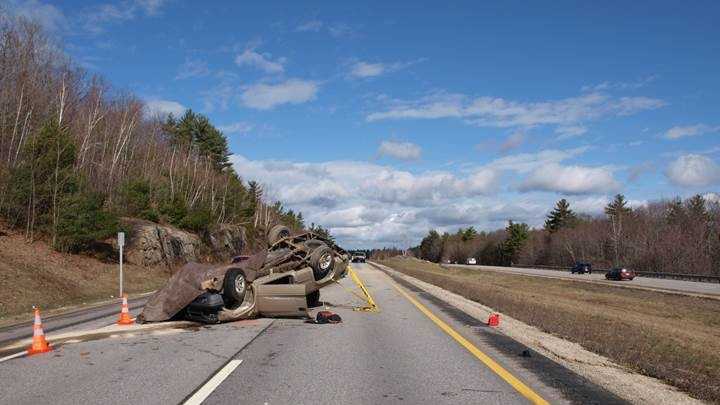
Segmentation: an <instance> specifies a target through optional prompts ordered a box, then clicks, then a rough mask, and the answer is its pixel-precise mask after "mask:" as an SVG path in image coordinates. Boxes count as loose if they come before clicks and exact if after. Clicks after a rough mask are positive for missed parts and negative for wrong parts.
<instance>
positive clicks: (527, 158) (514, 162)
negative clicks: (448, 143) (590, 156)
mask: <svg viewBox="0 0 720 405" xmlns="http://www.w3.org/2000/svg"><path fill="white" fill-rule="evenodd" d="M586 151H587V148H586V147H580V148H574V149H565V150H558V149H545V150H542V151H540V152H536V153H519V154H515V155H510V156H505V157H502V158H499V159H495V160H493V161H492V162H490V163H489V164H488V165H487V166H488V167H492V168H494V169H498V170H507V171H514V172H517V173H529V172H532V171H534V170H537V169H539V168H540V167H543V166H546V165H549V164H553V163H559V162H562V161H564V160H567V159H571V158H573V157H576V156H579V155H582V154H583V153H585V152H586Z"/></svg>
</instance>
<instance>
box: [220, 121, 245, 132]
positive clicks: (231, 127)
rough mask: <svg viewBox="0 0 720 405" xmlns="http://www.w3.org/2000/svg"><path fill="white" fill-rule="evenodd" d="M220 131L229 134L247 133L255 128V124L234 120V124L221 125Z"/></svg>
mask: <svg viewBox="0 0 720 405" xmlns="http://www.w3.org/2000/svg"><path fill="white" fill-rule="evenodd" d="M218 129H219V130H220V131H222V132H223V133H225V134H226V135H227V134H247V133H248V132H250V131H252V130H253V125H252V124H250V123H247V122H244V121H240V122H233V123H232V124H227V125H220V126H219V127H218Z"/></svg>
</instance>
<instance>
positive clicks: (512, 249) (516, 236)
mask: <svg viewBox="0 0 720 405" xmlns="http://www.w3.org/2000/svg"><path fill="white" fill-rule="evenodd" d="M505 232H507V239H505V242H503V244H502V246H501V249H502V254H503V260H504V261H505V264H510V263H512V261H513V260H514V259H515V258H516V256H517V254H518V252H520V249H522V246H523V244H524V243H525V241H526V240H527V239H528V238H529V237H530V228H529V227H528V224H525V223H514V222H513V221H512V220H510V221H508V226H507V227H506V228H505Z"/></svg>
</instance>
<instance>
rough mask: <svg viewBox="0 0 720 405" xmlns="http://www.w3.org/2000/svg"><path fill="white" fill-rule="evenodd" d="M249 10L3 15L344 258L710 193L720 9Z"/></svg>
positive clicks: (161, 6) (662, 5)
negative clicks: (50, 38)
mask: <svg viewBox="0 0 720 405" xmlns="http://www.w3.org/2000/svg"><path fill="white" fill-rule="evenodd" d="M245 3H246V2H229V1H228V2H219V1H216V2H215V1H214V2H210V3H207V4H206V5H200V3H198V2H181V1H177V0H175V1H172V0H128V1H121V2H89V1H63V2H46V1H39V0H30V1H25V0H12V1H11V2H10V3H9V6H8V7H9V9H10V10H11V12H13V13H15V14H22V15H26V16H30V17H34V18H37V19H39V20H40V21H41V22H42V23H43V25H45V26H46V27H47V28H48V30H50V31H51V32H52V33H53V35H55V36H57V37H58V38H59V39H60V40H61V42H62V43H63V45H64V47H65V49H66V51H67V53H68V54H70V55H71V56H72V57H73V58H74V59H75V60H76V61H77V62H78V63H80V64H81V65H82V66H83V67H85V68H86V69H87V70H88V71H89V72H91V73H98V74H100V75H102V76H104V77H106V78H107V79H108V80H109V81H110V82H111V83H112V84H113V85H114V86H116V87H117V88H118V89H120V90H128V91H131V92H133V93H135V94H136V95H138V96H139V97H141V98H142V99H144V100H146V102H147V103H148V113H156V114H166V113H168V112H177V111H181V110H182V109H184V108H192V109H193V110H196V111H199V112H201V113H203V114H206V115H208V116H209V117H210V118H211V119H212V121H213V122H214V123H215V124H216V125H218V126H219V127H221V128H222V129H223V130H224V132H225V134H226V135H227V136H228V138H229V141H230V146H231V150H232V152H233V153H234V154H235V156H234V158H233V159H234V162H235V167H236V169H237V170H238V172H239V174H240V175H241V176H243V177H245V178H247V179H257V180H260V181H261V182H263V183H264V184H265V185H266V188H267V190H268V194H269V195H270V196H271V197H273V198H279V199H281V200H283V201H284V202H285V203H286V205H288V206H289V207H291V208H296V209H300V210H302V211H303V213H304V214H305V215H306V216H307V217H308V218H309V219H310V220H311V221H314V222H318V223H321V224H324V225H327V226H329V227H330V228H331V230H332V231H333V232H334V233H335V234H336V235H338V237H339V239H340V240H341V241H342V242H344V243H345V244H347V245H348V246H349V247H373V246H383V245H391V244H397V245H407V244H413V243H417V242H418V240H419V238H420V237H421V236H422V234H424V233H425V232H427V230H428V229H429V228H439V229H442V230H454V229H456V228H458V227H460V226H468V225H475V226H476V227H478V228H481V229H495V228H498V227H502V226H503V224H504V223H505V222H506V221H507V219H514V220H520V221H526V222H528V223H530V224H531V225H533V226H539V225H541V224H542V221H543V217H544V215H545V214H546V213H547V211H548V210H549V209H550V208H551V206H552V204H553V203H554V201H556V200H557V199H559V198H562V197H566V198H568V199H569V200H570V201H571V204H573V206H574V207H575V208H576V209H577V210H579V211H583V212H588V213H599V212H601V209H602V206H603V205H604V204H605V203H606V202H607V201H608V198H610V197H611V196H612V195H613V194H615V193H618V192H621V193H624V194H625V195H626V196H627V197H628V198H629V199H630V200H631V201H632V203H633V204H634V205H642V204H644V203H645V202H647V201H648V200H656V199H660V198H671V197H674V196H682V197H685V196H689V195H692V194H695V193H702V194H707V193H713V192H714V191H715V190H717V188H718V185H720V142H718V140H719V139H720V114H718V112H719V110H720V108H719V107H720V96H719V95H718V94H720V75H719V74H718V72H720V24H718V23H717V22H718V21H720V3H718V2H715V1H695V2H690V3H687V2H684V3H683V2H657V1H654V2H643V1H637V2H627V1H622V2H621V1H606V2H601V3H591V2H570V1H567V2H566V1H552V2H546V3H541V2H512V1H510V2H492V3H490V2H485V3H482V2H476V1H468V2H444V3H442V4H441V3H437V2H418V1H413V2H371V3H367V2H366V3H362V4H361V3H350V2H264V3H263V4H245ZM208 4H210V5H208ZM708 196H709V197H711V198H716V195H715V194H708Z"/></svg>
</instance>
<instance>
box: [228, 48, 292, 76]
mask: <svg viewBox="0 0 720 405" xmlns="http://www.w3.org/2000/svg"><path fill="white" fill-rule="evenodd" d="M235 64H237V65H238V66H250V67H254V68H256V69H260V70H262V71H263V72H265V73H282V72H284V71H285V67H284V66H283V65H284V64H285V58H279V59H277V60H272V59H271V56H270V55H268V54H265V55H263V54H260V53H258V52H255V50H253V49H246V50H245V51H244V52H243V53H241V54H240V55H238V56H236V57H235Z"/></svg>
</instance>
